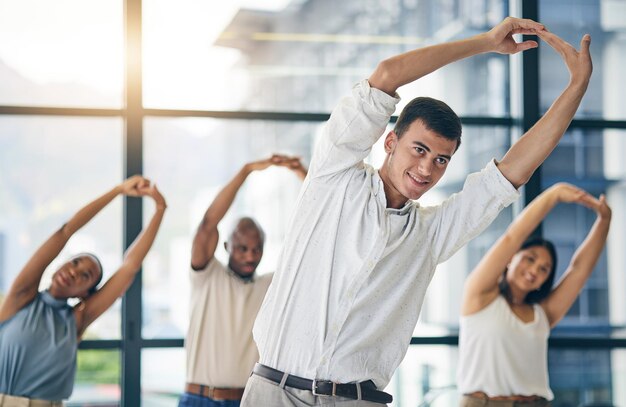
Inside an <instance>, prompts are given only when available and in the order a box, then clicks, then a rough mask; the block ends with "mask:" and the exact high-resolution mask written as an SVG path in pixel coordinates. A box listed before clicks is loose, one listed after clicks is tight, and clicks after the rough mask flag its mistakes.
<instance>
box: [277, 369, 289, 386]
mask: <svg viewBox="0 0 626 407" xmlns="http://www.w3.org/2000/svg"><path fill="white" fill-rule="evenodd" d="M288 377H289V374H288V373H287V372H283V378H282V379H280V384H279V385H278V387H280V388H281V389H284V388H285V383H287V378H288Z"/></svg>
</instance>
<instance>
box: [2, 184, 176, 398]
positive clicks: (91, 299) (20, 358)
mask: <svg viewBox="0 0 626 407" xmlns="http://www.w3.org/2000/svg"><path fill="white" fill-rule="evenodd" d="M119 194H123V195H127V196H150V197H151V198H152V199H153V200H154V202H155V204H156V211H155V213H154V215H153V216H152V219H151V220H150V223H149V224H148V226H147V227H146V228H145V229H144V230H143V231H142V232H141V234H140V235H139V236H138V237H137V238H136V239H135V241H134V242H133V244H132V245H131V246H130V247H129V248H128V250H126V253H125V254H124V261H123V262H122V265H121V266H120V267H119V269H118V270H117V271H116V272H115V273H114V274H113V275H112V276H111V278H109V279H108V281H107V282H106V283H105V284H104V285H103V286H102V288H100V289H98V288H97V286H98V284H99V282H100V280H101V279H102V265H101V264H100V261H99V260H98V258H97V257H96V256H94V255H93V254H90V253H81V254H78V255H76V256H74V257H72V258H70V259H69V261H67V262H66V263H64V264H63V265H62V266H61V267H60V268H59V269H58V270H57V271H56V272H55V273H54V275H53V276H52V282H51V283H50V287H49V288H48V289H47V290H45V291H38V289H39V283H40V281H41V277H42V274H43V273H44V271H45V270H46V268H47V267H48V266H49V265H50V263H52V261H54V260H55V258H56V257H57V256H58V255H59V253H60V252H61V250H62V249H63V247H65V244H66V243H67V241H68V240H69V239H70V238H71V237H72V235H74V233H75V232H76V231H77V230H79V229H80V228H82V227H83V226H84V225H85V224H87V222H89V221H90V220H91V219H92V218H93V217H94V216H95V215H96V214H97V213H98V212H100V211H101V210H102V209H103V208H104V207H105V206H107V205H108V204H109V203H110V202H111V201H112V200H113V199H114V198H115V197H116V196H117V195H119ZM165 208H166V204H165V200H164V199H163V196H161V194H160V193H159V191H158V190H157V188H156V186H150V182H149V181H148V180H147V179H145V178H143V177H141V176H138V175H136V176H133V177H130V178H128V179H127V180H126V181H124V182H123V183H121V184H120V185H118V186H116V187H115V188H113V189H111V190H110V191H109V192H107V193H105V194H104V195H102V196H100V197H99V198H97V199H96V200H94V201H92V202H91V203H89V204H87V206H85V207H84V208H82V209H81V210H79V211H78V212H77V213H76V214H74V216H72V218H71V219H70V220H69V221H68V222H67V223H65V224H64V225H63V226H61V228H60V229H58V230H57V231H56V232H54V233H53V234H52V236H50V237H49V238H48V240H46V241H45V242H44V243H43V244H42V245H41V246H40V247H39V249H37V251H36V252H35V254H33V256H32V257H31V258H30V259H29V260H28V262H27V263H26V265H25V266H24V268H23V269H22V271H20V273H19V274H18V276H17V277H16V279H15V281H14V282H13V284H12V285H11V288H10V289H9V292H8V293H7V295H6V297H5V299H4V301H3V302H2V304H1V305H0V406H1V407H5V406H8V407H12V406H41V407H43V406H62V405H63V404H62V402H61V400H64V399H67V398H68V397H70V395H71V394H72V389H73V386H74V373H75V372H76V352H77V349H78V342H79V341H80V338H81V336H82V335H83V333H84V332H85V329H87V327H88V326H89V325H90V324H91V323H92V322H93V321H95V320H96V318H98V317H99V316H100V315H102V313H103V312H104V311H106V310H107V309H108V308H109V307H110V306H111V305H112V304H113V302H115V300H116V299H117V298H118V297H120V296H121V295H123V294H124V292H125V291H126V290H127V289H128V287H129V286H130V285H131V283H132V282H133V280H134V278H135V274H136V273H137V271H138V270H139V268H140V267H141V263H142V262H143V259H144V257H146V254H147V253H148V250H149V249H150V247H151V246H152V243H153V242H154V238H155V236H156V234H157V231H158V230H159V226H160V224H161V220H162V219H163V214H164V212H165ZM69 298H79V299H80V302H79V303H78V304H77V305H76V306H74V307H71V306H69V305H68V304H67V300H68V299H69Z"/></svg>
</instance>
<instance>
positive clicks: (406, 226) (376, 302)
mask: <svg viewBox="0 0 626 407" xmlns="http://www.w3.org/2000/svg"><path fill="white" fill-rule="evenodd" d="M545 32H546V31H545V29H544V27H543V25H541V24H539V23H536V22H534V21H531V20H522V19H516V18H507V19H505V20H504V21H503V22H502V23H500V24H498V25H497V26H496V27H494V28H493V29H492V30H490V31H489V32H487V33H483V34H479V35H476V36H474V37H471V38H469V39H466V40H461V41H454V42H450V43H446V44H440V45H434V46H429V47H426V48H422V49H418V50H414V51H411V52H408V53H405V54H401V55H398V56H395V57H393V58H390V59H388V60H385V61H383V62H381V63H380V64H379V65H378V67H377V68H376V70H375V71H374V73H373V74H372V75H371V76H370V78H369V79H368V80H364V81H362V82H361V83H359V84H357V85H356V86H355V87H354V89H353V92H352V95H351V96H350V97H346V98H344V99H343V100H342V101H341V102H340V104H339V106H338V107H337V108H336V109H335V110H334V111H333V113H332V115H331V117H330V119H329V121H328V123H327V124H326V126H325V128H324V133H323V134H322V137H321V139H320V140H319V143H318V144H317V146H316V150H315V152H314V155H313V158H312V161H311V165H310V167H309V175H308V176H307V178H306V180H305V182H304V184H303V187H302V190H301V192H300V198H299V200H298V204H297V207H296V210H295V212H294V216H293V218H292V221H291V227H290V229H289V232H288V234H287V236H286V237H285V244H284V249H283V254H282V258H281V260H280V262H279V267H278V270H277V271H276V273H275V275H274V279H273V282H272V285H271V287H270V288H269V290H268V293H267V296H266V297H265V300H264V302H263V305H262V306H261V310H260V311H259V314H258V317H257V320H256V322H255V326H254V331H253V332H254V339H255V341H256V343H257V346H258V349H259V353H260V363H259V364H257V365H255V367H254V370H253V374H252V376H251V377H250V379H249V380H248V383H247V385H246V391H245V393H244V396H243V399H242V405H243V406H250V407H253V406H254V407H256V406H264V407H266V406H313V405H341V406H348V405H350V406H368V405H371V406H376V405H378V406H380V405H384V404H386V403H389V402H391V396H390V395H389V394H387V393H384V392H382V391H380V390H378V389H383V388H384V387H385V386H386V385H387V383H388V382H389V380H390V379H391V376H392V375H393V372H394V371H395V369H396V368H397V366H398V365H399V364H400V362H401V361H402V358H403V357H404V355H405V353H406V351H407V349H408V346H409V343H410V339H411V336H412V333H413V329H414V328H415V324H416V322H417V318H418V315H419V311H420V308H421V305H422V302H423V298H424V295H425V292H426V288H427V286H428V284H429V282H430V280H431V278H432V276H433V273H434V270H435V267H436V265H437V264H439V263H441V262H443V261H445V260H446V259H448V258H449V257H450V256H452V254H454V253H455V252H456V251H457V250H458V249H459V248H461V247H462V246H463V245H464V244H466V243H467V242H468V241H469V240H470V239H472V238H474V237H475V236H477V235H478V234H479V233H480V232H482V231H483V230H484V229H485V228H486V227H487V226H488V225H489V224H490V223H491V222H492V221H493V219H494V218H495V217H496V216H497V214H498V213H499V212H500V210H501V209H503V208H504V207H506V206H507V205H509V204H510V203H512V202H513V201H514V200H516V199H517V197H518V192H517V188H519V187H520V186H521V185H523V184H524V183H525V182H527V180H528V179H529V178H530V176H531V175H532V173H533V172H534V171H535V169H536V168H537V167H538V166H539V165H540V164H541V163H542V162H543V161H544V160H545V158H546V157H547V156H548V155H549V154H550V152H551V151H552V150H553V149H554V147H555V146H556V145H557V143H558V142H559V140H560V139H561V137H562V135H563V133H564V132H565V130H566V128H567V126H568V125H569V123H570V121H571V119H572V117H573V115H574V113H575V111H576V109H577V107H578V105H579V103H580V100H581V99H582V96H583V95H584V93H585V90H586V88H587V84H588V82H589V77H590V75H591V58H590V56H589V42H590V39H589V38H588V37H584V38H583V41H582V43H581V52H577V51H576V50H575V49H574V48H573V47H571V46H570V45H569V44H566V43H564V42H563V41H561V42H558V41H552V42H550V45H552V46H553V47H555V48H556V49H557V51H558V52H559V53H561V54H562V56H563V58H564V59H565V61H566V64H567V66H568V69H569V70H570V74H571V80H570V83H569V85H568V87H567V88H566V89H565V91H564V92H563V93H562V94H561V96H560V97H559V98H558V99H557V100H556V101H555V103H554V104H553V105H552V107H551V108H550V110H549V111H548V112H547V113H546V114H545V116H544V117H543V118H542V119H541V120H540V121H538V122H537V123H536V124H535V126H533V128H532V129H530V130H529V131H528V132H527V133H526V134H525V135H524V136H523V137H521V138H520V139H519V140H518V141H517V142H516V143H515V144H514V145H513V146H512V147H511V149H510V150H509V151H508V152H507V153H506V155H505V156H504V157H503V158H502V160H501V161H499V162H498V161H496V160H492V161H490V162H489V163H488V164H487V166H486V167H485V168H484V169H483V170H482V171H480V172H478V173H474V174H471V175H469V176H468V177H467V180H466V182H465V185H464V187H463V190H462V191H461V192H459V193H456V194H454V195H452V196H450V197H449V198H448V199H447V200H445V201H444V202H443V203H442V204H441V205H438V206H434V207H421V206H420V205H419V203H417V202H416V201H415V200H417V199H419V198H420V197H421V196H422V195H423V194H424V193H425V192H426V191H428V190H429V189H430V188H432V187H433V186H434V185H435V184H436V183H437V181H438V180H439V179H440V178H441V176H442V175H443V174H444V172H445V170H446V167H447V165H448V162H449V161H450V159H451V157H452V155H453V154H454V152H455V151H456V149H457V148H458V146H459V143H460V133H461V126H460V121H459V119H458V117H457V116H456V114H454V112H453V111H452V110H451V109H450V108H449V107H448V106H447V105H445V104H444V103H443V102H440V101H436V100H434V99H430V98H418V99H416V100H414V101H412V102H411V103H409V104H408V105H407V107H406V108H405V109H404V110H403V112H402V113H401V115H400V117H399V119H398V122H397V124H396V126H395V129H394V130H393V131H391V132H389V133H388V134H387V136H386V138H385V143H384V148H385V152H386V153H387V156H386V158H385V161H384V163H383V165H382V167H381V168H380V169H379V170H378V171H376V170H375V169H373V168H372V167H370V166H368V165H366V164H364V163H363V159H364V158H365V157H366V156H367V155H368V154H369V152H370V149H371V147H372V145H373V144H374V143H375V142H376V141H377V139H378V138H379V137H380V136H381V135H382V134H383V132H384V131H385V128H386V126H387V124H388V121H389V119H390V117H391V115H392V114H393V112H394V110H395V107H396V104H397V103H398V101H399V99H398V97H397V95H396V90H397V89H398V87H400V86H402V85H404V84H407V83H409V82H412V81H414V80H417V79H418V78H421V77H422V76H425V75H427V74H429V73H431V72H433V71H435V70H437V69H438V68H440V67H442V66H445V65H447V64H449V63H451V62H454V61H456V60H459V59H462V58H466V57H469V56H472V55H476V54H479V53H483V52H498V53H504V54H514V53H517V52H520V51H524V50H527V49H530V48H534V47H536V46H537V43H536V42H535V41H525V42H522V43H519V44H518V43H516V42H515V41H514V40H513V37H512V34H520V33H522V34H537V35H539V36H540V37H542V38H544V37H545V35H543V34H542V33H545ZM557 38H558V37H557ZM553 43H554V44H553Z"/></svg>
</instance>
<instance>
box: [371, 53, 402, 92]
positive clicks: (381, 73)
mask: <svg viewBox="0 0 626 407" xmlns="http://www.w3.org/2000/svg"><path fill="white" fill-rule="evenodd" d="M398 77H399V74H398V68H397V64H396V62H395V61H394V60H393V58H390V59H385V60H384V61H381V62H379V63H378V66H377V67H376V70H375V71H374V73H373V74H372V75H371V76H370V78H369V83H370V86H371V87H373V88H376V89H380V90H382V91H383V92H385V93H387V94H389V95H392V96H393V95H394V94H395V93H396V90H397V89H398V84H397V83H396V80H397V78H398Z"/></svg>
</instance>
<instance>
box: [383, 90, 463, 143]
mask: <svg viewBox="0 0 626 407" xmlns="http://www.w3.org/2000/svg"><path fill="white" fill-rule="evenodd" d="M416 120H421V121H422V123H423V124H424V126H426V127H427V128H428V129H429V130H432V131H434V132H435V133H437V134H439V135H441V136H442V137H444V138H446V139H448V140H455V141H456V149H455V150H454V151H456V150H458V149H459V146H460V145H461V119H459V116H457V115H456V113H454V110H452V109H451V108H450V106H448V105H447V104H445V103H444V102H442V101H441V100H437V99H433V98H429V97H425V96H420V97H416V98H415V99H413V100H411V101H410V102H409V104H408V105H406V106H405V107H404V109H402V112H401V113H400V117H398V121H397V122H396V125H395V127H394V129H393V131H394V132H395V133H396V135H397V136H398V138H400V137H402V135H403V134H404V133H405V132H406V131H407V130H408V129H409V127H410V126H411V124H412V123H413V122H414V121H416Z"/></svg>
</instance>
